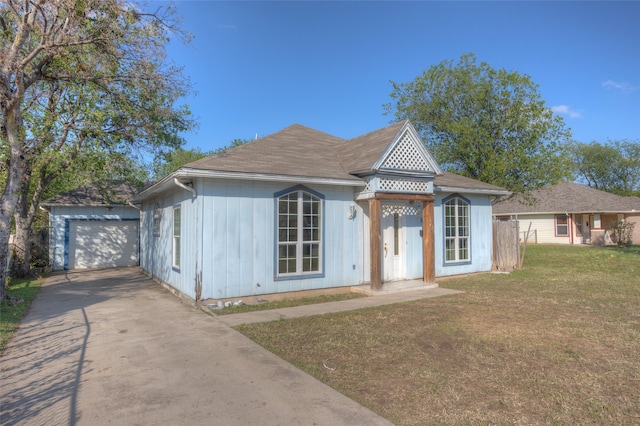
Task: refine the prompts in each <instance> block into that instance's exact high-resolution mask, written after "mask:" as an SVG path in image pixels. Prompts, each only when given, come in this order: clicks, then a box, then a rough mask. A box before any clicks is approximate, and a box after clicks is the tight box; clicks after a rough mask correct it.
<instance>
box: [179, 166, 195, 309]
mask: <svg viewBox="0 0 640 426" xmlns="http://www.w3.org/2000/svg"><path fill="white" fill-rule="evenodd" d="M173 183H175V184H176V186H179V187H180V188H182V189H184V190H186V191H189V192H190V193H191V194H193V198H194V199H195V201H196V208H195V215H196V221H195V224H196V227H195V230H196V235H197V234H198V233H199V231H200V230H199V229H198V226H199V222H200V221H199V220H198V219H199V216H200V211H199V208H198V207H199V205H200V203H198V198H197V194H196V190H195V189H194V188H192V187H190V186H187V185H185V184H184V183H182V182H180V181H179V180H178V178H177V177H174V178H173ZM197 240H198V238H197V237H196V245H195V252H196V253H195V277H194V278H195V279H194V281H195V282H194V286H193V287H194V288H193V293H194V294H193V296H194V297H193V299H194V302H195V305H196V307H198V306H199V305H200V299H201V298H202V271H201V270H199V262H198V260H199V259H198V256H199V250H198V242H197Z"/></svg>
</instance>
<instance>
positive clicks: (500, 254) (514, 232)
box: [493, 220, 521, 272]
mask: <svg viewBox="0 0 640 426" xmlns="http://www.w3.org/2000/svg"><path fill="white" fill-rule="evenodd" d="M519 235H520V230H519V226H518V221H517V220H508V221H501V220H498V221H494V222H493V270H494V271H500V272H511V271H513V270H514V269H518V268H519V267H520V266H521V265H520V241H519Z"/></svg>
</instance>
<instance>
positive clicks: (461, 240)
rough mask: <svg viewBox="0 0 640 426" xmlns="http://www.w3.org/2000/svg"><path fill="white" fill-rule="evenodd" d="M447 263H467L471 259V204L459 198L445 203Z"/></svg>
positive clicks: (445, 250) (445, 251)
mask: <svg viewBox="0 0 640 426" xmlns="http://www.w3.org/2000/svg"><path fill="white" fill-rule="evenodd" d="M444 231H445V234H444V235H445V237H444V254H445V256H444V259H445V262H467V261H469V260H470V259H471V247H470V245H469V231H470V229H469V203H468V202H467V201H466V200H465V199H463V198H462V197H459V196H454V197H451V198H449V199H448V200H446V201H445V203H444Z"/></svg>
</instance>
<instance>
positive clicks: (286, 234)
mask: <svg viewBox="0 0 640 426" xmlns="http://www.w3.org/2000/svg"><path fill="white" fill-rule="evenodd" d="M277 204H278V205H277V209H278V210H277V211H278V213H277V221H278V222H277V227H278V232H277V256H278V258H277V262H276V264H277V272H276V275H277V276H278V277H286V276H296V275H311V274H313V275H315V274H318V273H321V272H322V241H321V239H322V229H321V223H322V199H321V198H320V197H318V196H316V195H314V194H311V193H310V192H307V191H305V190H302V189H298V190H294V191H291V192H288V193H286V194H284V195H281V196H279V197H278V198H277Z"/></svg>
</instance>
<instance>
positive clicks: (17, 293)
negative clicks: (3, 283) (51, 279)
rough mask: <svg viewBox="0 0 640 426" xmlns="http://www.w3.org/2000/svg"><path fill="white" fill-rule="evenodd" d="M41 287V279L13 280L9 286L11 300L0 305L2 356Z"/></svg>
mask: <svg viewBox="0 0 640 426" xmlns="http://www.w3.org/2000/svg"><path fill="white" fill-rule="evenodd" d="M40 285H41V281H40V280H39V279H19V280H11V281H10V282H9V284H8V285H7V293H8V294H9V299H7V300H3V301H2V304H1V305H0V355H2V353H3V352H4V348H5V347H6V345H7V343H8V342H9V340H11V337H12V336H13V333H14V332H15V331H16V329H17V328H18V326H19V325H20V321H21V320H22V318H23V317H24V316H25V315H26V314H27V312H28V311H29V307H30V306H31V302H32V301H33V299H34V298H35V297H36V294H38V291H39V290H40Z"/></svg>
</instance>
